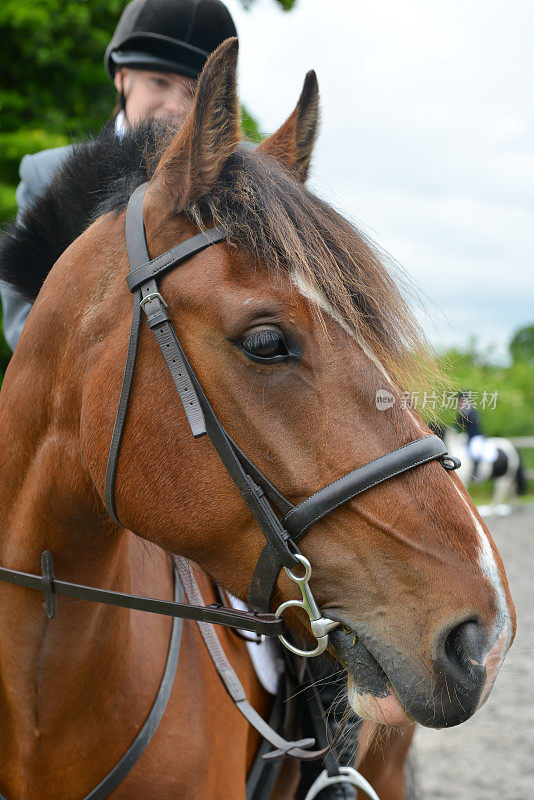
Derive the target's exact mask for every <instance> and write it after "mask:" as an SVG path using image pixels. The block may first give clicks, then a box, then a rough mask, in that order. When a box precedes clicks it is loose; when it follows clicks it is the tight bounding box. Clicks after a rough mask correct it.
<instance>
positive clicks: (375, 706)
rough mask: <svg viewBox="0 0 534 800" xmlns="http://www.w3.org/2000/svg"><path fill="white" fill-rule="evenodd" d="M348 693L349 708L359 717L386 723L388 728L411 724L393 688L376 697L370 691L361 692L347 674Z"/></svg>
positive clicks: (380, 723) (403, 726)
mask: <svg viewBox="0 0 534 800" xmlns="http://www.w3.org/2000/svg"><path fill="white" fill-rule="evenodd" d="M348 695H349V703H350V705H351V708H352V709H353V711H354V712H355V713H356V714H357V715H358V716H359V717H360V718H361V719H367V720H370V721H371V722H376V723H377V724H378V725H388V726H389V727H390V728H406V727H407V726H408V725H413V720H412V719H410V717H409V716H408V715H407V714H406V712H405V711H404V709H403V708H402V706H401V704H400V702H399V700H398V698H397V695H396V694H395V692H394V691H393V689H391V690H390V692H389V693H388V694H386V695H384V696H382V697H376V696H375V695H373V694H371V693H370V692H361V691H360V689H359V688H358V686H357V685H356V684H355V682H354V679H353V678H352V676H351V675H350V674H349V676H348Z"/></svg>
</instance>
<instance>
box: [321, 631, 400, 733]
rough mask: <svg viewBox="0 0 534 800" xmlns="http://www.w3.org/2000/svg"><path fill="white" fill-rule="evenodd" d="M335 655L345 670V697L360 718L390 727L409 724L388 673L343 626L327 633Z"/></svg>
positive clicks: (354, 635) (359, 640) (351, 632)
mask: <svg viewBox="0 0 534 800" xmlns="http://www.w3.org/2000/svg"><path fill="white" fill-rule="evenodd" d="M330 640H331V643H332V644H333V646H334V648H335V650H336V652H337V655H338V657H339V658H340V660H341V662H342V663H343V665H344V666H345V667H346V669H347V673H348V699H349V703H350V705H351V707H352V709H353V710H354V711H355V712H356V714H357V715H358V716H359V717H361V719H366V720H370V721H371V722H375V723H377V724H378V725H387V726H388V727H391V728H405V727H406V726H408V725H413V722H414V720H413V719H411V718H410V717H409V716H408V714H407V713H406V711H405V710H404V708H403V707H402V705H401V703H400V701H399V698H398V697H397V694H396V692H395V690H394V689H393V687H392V685H391V683H390V681H389V679H388V676H387V675H386V673H385V672H384V670H383V669H382V667H381V666H380V664H379V663H378V662H377V661H376V659H375V658H374V657H373V655H372V654H371V653H370V652H369V650H368V649H367V648H366V647H365V645H364V644H363V642H362V641H361V639H359V638H358V637H357V636H356V634H354V632H353V631H350V629H347V628H345V627H343V628H339V629H336V630H335V631H333V632H332V633H331V634H330Z"/></svg>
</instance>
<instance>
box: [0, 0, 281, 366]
mask: <svg viewBox="0 0 534 800" xmlns="http://www.w3.org/2000/svg"><path fill="white" fill-rule="evenodd" d="M241 2H242V4H243V5H244V6H245V7H247V1H246V0H241ZM276 2H278V3H279V4H280V5H281V6H282V7H283V8H284V9H285V10H289V9H290V8H291V7H292V6H293V5H294V0H276ZM125 5H126V0H2V2H1V3H0V41H1V42H2V47H1V48H0V223H1V222H3V221H6V220H9V219H11V218H13V217H14V216H15V214H16V210H17V208H16V201H15V190H16V186H17V183H18V169H19V164H20V161H21V158H22V157H23V156H24V155H25V154H26V153H36V152H39V151H40V150H45V149H47V148H50V147H59V146H60V145H64V144H67V143H68V142H70V141H72V140H73V139H74V140H76V139H80V138H83V137H86V136H88V135H90V134H91V133H93V132H95V131H98V130H99V129H100V128H101V127H102V125H103V124H104V123H105V122H106V120H107V119H109V116H110V113H111V110H112V108H113V104H114V101H115V88H114V86H113V84H112V83H111V81H110V80H109V79H108V77H107V75H106V73H105V71H104V67H103V56H104V51H105V48H106V45H107V44H108V42H109V40H110V38H111V35H112V33H113V31H114V29H115V26H116V24H117V21H118V19H119V16H120V14H121V12H122V10H123V8H124V6H125ZM243 122H244V129H245V133H246V135H247V136H248V137H249V138H251V139H253V140H256V141H257V140H258V139H259V132H258V128H257V124H256V122H255V120H254V119H253V118H252V117H251V115H250V114H249V113H248V112H247V111H246V109H244V110H243ZM8 354H9V349H8V348H7V345H6V343H5V341H4V339H3V337H2V334H1V331H0V377H1V375H3V372H4V369H5V366H6V364H7V360H8Z"/></svg>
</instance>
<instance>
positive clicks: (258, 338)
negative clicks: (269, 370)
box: [240, 325, 290, 364]
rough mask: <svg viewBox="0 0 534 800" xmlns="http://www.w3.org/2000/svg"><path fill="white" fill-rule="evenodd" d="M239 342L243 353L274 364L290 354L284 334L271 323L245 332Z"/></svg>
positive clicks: (255, 359)
mask: <svg viewBox="0 0 534 800" xmlns="http://www.w3.org/2000/svg"><path fill="white" fill-rule="evenodd" d="M240 344H241V347H242V349H243V350H244V351H245V355H247V356H248V357H249V358H251V359H252V360H253V361H260V362H263V363H268V364H275V363H278V362H279V361H285V360H286V359H287V358H289V356H290V353H289V352H288V349H287V347H286V343H285V339H284V334H283V333H282V331H281V330H280V329H279V328H275V327H274V326H273V325H259V326H258V327H257V328H254V329H253V330H251V331H249V332H248V333H247V334H245V336H243V338H242V339H241V342H240Z"/></svg>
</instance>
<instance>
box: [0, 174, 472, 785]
mask: <svg viewBox="0 0 534 800" xmlns="http://www.w3.org/2000/svg"><path fill="white" fill-rule="evenodd" d="M146 186H147V184H146V183H145V184H142V185H141V186H139V187H138V188H137V189H136V190H135V191H134V192H133V194H132V196H131V197H130V200H129V203H128V207H127V211H126V223H125V231H126V247H127V251H128V260H129V264H130V274H129V275H128V276H127V278H126V280H127V283H128V286H129V288H130V291H131V292H132V293H133V296H134V306H133V314H132V324H131V329H130V339H129V343H128V351H127V356H126V365H125V370H124V377H123V381H122V386H121V393H120V399H119V404H118V409H117V415H116V419H115V424H114V428H113V434H112V438H111V444H110V450H109V456H108V462H107V468H106V478H105V487H104V497H105V504H106V508H107V511H108V513H109V515H110V517H111V518H112V519H113V520H114V521H115V522H116V523H117V524H118V525H121V522H120V520H119V518H118V515H117V510H116V505H115V482H116V474H117V465H118V460H119V454H120V447H121V440H122V436H123V432H124V426H125V422H126V417H127V412H128V404H129V399H130V392H131V388H132V382H133V376H134V371H135V363H136V358H137V349H138V342H139V331H140V327H141V320H142V313H141V312H144V314H145V315H146V318H147V321H148V325H149V327H150V328H151V330H152V331H153V332H154V335H155V337H156V340H157V342H158V344H159V346H160V349H161V351H162V354H163V357H164V359H165V362H166V364H167V367H168V369H169V371H170V373H171V377H172V380H173V382H174V385H175V387H176V390H177V392H178V396H179V398H180V401H181V403H182V406H183V408H184V412H185V414H186V417H187V420H188V423H189V426H190V428H191V432H192V434H193V437H194V438H195V439H197V438H199V437H201V436H204V435H207V436H208V437H209V439H210V440H211V442H212V444H213V446H214V448H215V450H216V451H217V453H218V455H219V457H220V459H221V461H222V463H223V465H224V467H225V468H226V470H227V472H228V474H229V476H230V477H231V479H232V480H233V481H234V483H235V485H236V487H237V488H238V490H239V492H240V493H241V496H242V498H243V500H244V502H245V503H246V504H247V506H248V508H249V509H250V512H251V514H252V515H253V517H254V518H255V520H256V521H257V523H258V525H259V527H260V529H261V531H262V533H263V535H264V536H265V539H266V544H265V547H264V549H263V551H262V552H261V554H260V557H259V559H258V562H257V564H256V567H255V570H254V573H253V576H252V579H251V583H250V587H249V595H248V599H249V605H250V606H252V607H253V608H255V609H257V610H254V611H239V610H236V609H232V608H228V607H226V606H223V605H222V604H221V603H213V604H211V605H209V606H203V605H191V604H190V603H182V602H181V600H182V595H181V586H182V584H184V587H185V591H186V594H187V597H188V600H194V601H195V602H197V603H198V602H199V601H202V596H201V594H200V590H199V588H198V585H197V584H196V581H195V578H194V576H193V573H192V571H191V568H190V566H189V564H188V562H186V561H185V559H181V558H178V557H174V561H175V567H174V569H175V587H176V589H175V599H174V601H168V600H157V599H154V598H149V597H139V596H136V595H130V594H124V593H122V592H114V591H111V590H104V589H99V588H96V587H89V586H83V585H80V584H76V583H69V582H67V581H62V580H58V579H56V577H55V576H54V569H53V561H52V555H51V554H50V552H49V551H45V552H44V553H43V554H42V557H41V575H34V574H32V573H27V572H21V571H19V570H13V569H8V568H6V567H0V580H2V581H6V582H9V583H13V584H18V585H20V586H24V587H27V588H30V589H37V590H39V591H42V592H43V594H44V598H45V608H46V614H47V616H48V617H49V618H52V617H54V616H55V614H56V613H57V599H56V595H58V594H60V595H66V596H69V597H76V598H80V599H85V600H90V601H92V602H97V603H105V604H109V605H115V606H123V607H125V608H132V609H136V610H141V611H149V612H152V613H157V614H165V615H167V616H171V617H174V621H173V633H172V636H171V644H170V646H169V655H168V659H167V666H166V669H165V674H164V678H163V681H162V684H161V687H160V690H159V692H158V696H157V698H156V701H155V703H154V706H153V708H152V710H151V712H150V714H149V717H148V718H147V720H146V722H145V725H144V726H143V728H142V729H141V731H140V732H139V734H138V736H137V737H136V739H135V740H134V743H133V744H132V746H131V747H130V749H129V750H128V751H127V753H126V754H125V755H124V756H123V758H122V759H121V761H120V762H119V764H117V766H116V767H115V768H114V769H113V770H112V772H111V773H109V775H108V776H107V777H106V778H105V779H104V780H103V781H102V782H101V783H100V784H99V786H97V787H96V788H95V789H94V790H93V791H92V792H91V793H90V794H89V795H87V796H86V798H85V799H84V800H100V798H104V797H106V796H107V795H108V794H109V792H111V791H112V790H113V789H114V788H115V787H116V786H117V785H118V783H119V782H120V780H121V779H122V778H123V777H124V776H125V775H126V774H127V772H128V771H129V769H130V768H131V767H132V766H133V764H134V763H135V762H136V761H137V759H138V758H139V755H140V754H141V752H143V750H144V749H145V747H146V746H147V745H148V742H149V741H150V739H151V737H152V735H153V733H154V732H155V730H156V728H157V725H158V724H159V721H160V720H161V717H162V715H163V712H164V710H165V706H166V704H167V701H168V697H169V695H170V690H171V688H172V683H173V680H174V674H175V671H176V664H177V661H178V652H179V642H180V630H181V627H180V626H181V623H180V624H178V620H180V619H189V620H195V621H196V622H197V623H198V625H199V629H200V632H201V634H202V637H203V639H204V642H205V644H206V647H207V649H208V652H209V654H210V657H211V659H212V661H213V663H214V665H215V667H216V669H217V672H218V674H219V677H220V678H221V680H222V682H223V684H224V686H225V688H226V690H227V691H228V693H229V694H230V696H231V697H232V699H233V700H234V702H235V704H236V706H237V708H238V709H239V711H240V712H241V713H242V714H243V715H244V716H245V718H246V719H247V720H248V721H249V723H250V724H251V725H253V727H255V728H256V730H257V731H258V732H259V733H260V735H261V736H262V737H263V738H264V739H265V740H266V741H268V742H269V743H270V744H271V745H272V746H274V747H275V750H274V751H271V752H269V753H266V752H264V751H263V750H262V748H260V751H261V752H260V759H261V758H263V759H266V760H267V761H269V760H272V759H280V758H283V757H284V756H293V757H295V758H299V759H303V760H313V759H317V758H320V757H322V756H324V755H325V753H326V752H327V750H328V749H329V748H328V742H326V740H325V739H324V735H323V736H321V735H320V733H318V736H317V738H318V740H319V741H320V742H321V744H323V745H325V746H324V747H323V749H321V750H315V751H314V750H311V749H310V748H311V747H313V746H314V745H315V740H314V739H301V740H299V741H287V740H286V739H284V738H283V737H282V736H280V734H279V733H277V731H276V730H274V729H273V728H272V727H271V726H269V725H268V723H266V722H265V721H264V720H263V719H262V718H261V717H260V716H259V715H258V714H257V712H256V711H255V710H254V709H253V707H252V706H251V705H250V704H249V703H248V701H247V699H246V696H245V693H244V690H243V687H242V685H241V683H240V681H239V679H238V677H237V675H236V673H235V671H234V670H233V668H232V667H231V665H230V664H229V662H228V659H227V658H226V656H225V654H224V651H223V649H222V647H221V645H220V642H219V640H218V638H217V636H216V634H215V632H214V631H213V629H212V628H211V624H216V625H224V626H226V627H229V628H233V629H241V630H246V631H251V632H253V633H256V634H257V635H266V636H278V637H279V639H280V641H281V642H282V644H283V645H284V646H285V647H286V648H287V649H288V650H289V651H290V652H291V653H293V654H295V655H297V656H302V657H305V658H309V657H312V656H317V655H320V654H321V653H323V652H324V651H325V650H326V648H327V646H328V634H329V631H331V630H332V629H333V628H335V627H337V626H338V625H339V624H340V623H339V622H337V621H336V620H332V619H328V618H327V617H324V616H322V614H321V611H320V609H319V607H318V606H317V603H316V601H315V598H314V596H313V593H312V591H311V588H310V585H309V582H310V578H311V573H312V567H311V564H310V562H309V561H308V559H307V558H305V556H303V555H302V553H301V552H300V550H299V548H298V545H297V541H298V540H299V539H300V538H301V537H302V536H303V535H304V534H305V533H306V531H307V530H308V529H309V528H310V527H311V526H312V525H313V524H314V523H315V522H317V521H318V520H320V519H322V518H323V517H325V516H326V515H327V514H329V513H330V512H331V511H334V510H335V509H336V508H339V507H340V506H341V505H343V504H344V503H346V502H348V501H349V500H351V499H353V498H354V497H356V496H357V495H359V494H361V493H362V492H365V491H367V490H368V489H371V488H372V487H374V486H377V485H378V484H380V483H383V482H384V481H386V480H389V479H390V478H393V477H395V476H396V475H400V474H402V473H403V472H407V471H408V470H411V469H414V468H415V467H417V466H420V465H422V464H426V463H428V462H430V461H434V460H437V461H439V462H440V464H441V465H442V466H443V467H444V468H445V469H447V470H453V469H457V468H458V467H459V466H460V462H459V460H458V459H457V458H455V457H453V456H450V455H448V453H447V450H446V448H445V445H444V443H443V442H442V441H441V439H439V438H438V437H437V436H434V435H429V436H423V437H421V438H419V439H416V440H415V441H413V442H410V443H409V444H407V445H404V446H403V447H400V448H398V449H397V450H393V451H391V452H390V453H386V454H385V455H382V456H380V457H379V458H376V459H375V460H374V461H371V462H369V463H368V464H365V465H364V466H362V467H359V468H358V469H355V470H352V471H351V472H349V473H347V474H346V475H344V476H342V477H341V478H339V479H338V480H336V481H334V482H333V483H330V484H328V485H327V486H325V487H324V488H323V489H320V490H319V491H318V492H316V493H315V494H313V495H312V496H311V497H308V498H307V499H306V500H303V501H302V502H301V503H299V504H298V505H296V506H295V505H293V504H292V503H291V502H290V501H289V500H288V499H287V498H286V497H284V495H283V494H281V492H279V491H278V489H277V488H276V487H275V486H274V485H273V484H272V483H271V482H270V481H269V479H268V478H267V477H266V476H265V475H264V474H263V473H262V472H261V470H260V469H258V467H256V466H255V465H254V464H253V463H252V462H251V461H250V460H249V459H248V458H247V456H246V455H245V454H244V453H243V451H242V450H241V449H240V448H239V446H238V445H237V444H236V443H235V442H234V441H233V439H232V438H231V437H230V435H229V434H228V433H227V432H226V430H225V429H224V427H223V426H222V424H221V423H220V421H219V419H218V417H217V415H216V414H215V412H214V410H213V408H212V407H211V405H210V403H209V401H208V399H207V397H206V395H205V394H204V391H203V389H202V386H201V385H200V383H199V381H198V379H197V376H196V374H195V372H194V370H193V369H192V367H191V365H190V363H189V361H188V360H187V356H186V355H185V353H184V351H183V349H182V347H181V345H180V342H179V339H178V336H177V334H176V330H175V328H174V325H173V323H172V321H171V319H170V317H169V315H168V313H167V304H166V303H165V300H164V299H163V297H162V296H161V294H160V292H159V290H158V285H157V283H156V280H157V279H158V278H160V277H161V276H162V275H164V274H165V273H166V272H168V271H169V270H171V269H174V268H175V267H178V266H179V265H180V264H181V263H183V262H184V261H185V260H186V259H188V258H190V257H191V256H193V255H195V254H196V253H199V252H201V251H202V250H204V249H205V248H207V247H211V246H212V245H214V244H218V243H220V242H224V241H225V240H226V239H227V236H226V233H225V232H224V231H223V230H222V229H221V228H211V229H209V230H207V231H204V232H201V233H199V234H197V235H196V236H193V237H191V238H190V239H188V240H186V241H185V242H182V243H181V244H178V245H176V246H175V247H173V248H171V249H170V250H168V251H167V252H166V253H163V254H162V255H160V256H158V257H157V258H154V259H152V260H151V259H150V257H149V254H148V249H147V243H146V235H145V227H144V222H143V197H144V193H145V189H146ZM282 567H284V568H285V570H286V573H287V575H288V577H289V578H290V579H291V580H292V581H293V582H294V583H295V584H296V585H297V586H298V587H299V589H300V593H301V600H288V601H286V602H285V603H282V605H281V606H280V607H279V608H278V609H277V611H276V613H275V614H272V613H270V600H271V596H272V593H273V590H274V587H275V584H276V580H277V578H278V574H279V572H280V570H281V568H282ZM297 568H298V569H299V570H302V569H303V571H304V574H303V575H299V574H297V573H296V572H295V569H297ZM290 607H299V608H302V609H303V610H304V611H305V612H306V614H307V615H308V618H309V620H310V629H311V633H312V635H313V636H314V638H315V640H316V645H315V647H314V648H313V649H311V650H301V649H299V648H297V647H295V646H294V645H292V644H291V643H290V642H289V641H288V640H287V639H286V637H285V636H284V630H285V626H284V622H283V613H284V611H285V610H286V609H287V608H290ZM206 623H210V624H209V625H208V624H206ZM177 631H178V632H177ZM314 696H315V700H313V697H312V701H313V702H314V703H315V704H316V706H317V703H318V700H317V697H318V695H317V692H314ZM319 712H320V709H319ZM319 716H320V713H319ZM328 758H330V756H328ZM253 771H254V768H253ZM339 782H347V783H352V785H353V786H356V787H358V788H360V789H362V790H363V791H364V792H366V794H367V795H368V796H369V797H371V798H373V800H378V797H377V795H376V793H375V792H374V790H373V789H372V787H371V786H370V785H369V784H368V783H367V781H365V780H364V778H363V777H362V776H361V775H360V774H359V773H358V772H357V771H356V770H354V769H352V768H350V767H340V766H339V764H337V762H336V761H335V759H334V760H332V759H331V760H330V761H328V759H327V769H326V770H325V771H324V772H323V773H321V775H320V776H319V778H318V779H317V781H316V782H315V783H314V784H313V786H312V787H311V789H310V791H309V792H308V795H307V796H306V800H312V798H314V797H316V795H317V794H318V793H319V792H320V791H321V790H322V789H323V788H324V787H325V786H327V785H329V784H332V783H339ZM247 797H249V792H248V790H247ZM0 800H5V798H3V796H2V795H0Z"/></svg>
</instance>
